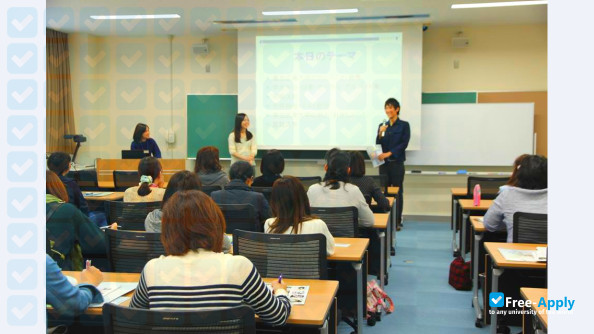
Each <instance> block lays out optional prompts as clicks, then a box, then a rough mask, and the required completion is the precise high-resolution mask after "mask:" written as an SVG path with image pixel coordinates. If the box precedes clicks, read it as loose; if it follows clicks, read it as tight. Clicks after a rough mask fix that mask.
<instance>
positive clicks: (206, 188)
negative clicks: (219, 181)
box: [200, 186, 223, 196]
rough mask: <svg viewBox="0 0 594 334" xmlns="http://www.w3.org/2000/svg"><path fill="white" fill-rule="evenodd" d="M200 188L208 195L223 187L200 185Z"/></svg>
mask: <svg viewBox="0 0 594 334" xmlns="http://www.w3.org/2000/svg"><path fill="white" fill-rule="evenodd" d="M200 190H201V191H202V192H203V193H205V194H207V195H208V196H210V194H211V193H212V192H213V191H218V190H223V187H221V186H202V187H201V188H200Z"/></svg>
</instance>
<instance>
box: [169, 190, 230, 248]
mask: <svg viewBox="0 0 594 334" xmlns="http://www.w3.org/2000/svg"><path fill="white" fill-rule="evenodd" d="M224 233H225V218H224V217H223V213H222V212H221V209H219V207H218V206H217V205H216V204H215V202H214V201H213V200H212V199H211V198H210V197H209V196H208V195H206V194H205V193H203V192H201V191H199V190H184V191H178V192H176V193H175V194H173V196H171V198H169V200H168V201H167V203H166V204H165V206H164V207H163V218H162V227H161V242H162V243H163V247H164V248H165V253H166V254H167V255H184V254H186V253H187V252H189V251H194V250H197V249H198V248H203V249H205V250H209V251H213V252H217V253H220V252H221V251H222V249H223V235H224Z"/></svg>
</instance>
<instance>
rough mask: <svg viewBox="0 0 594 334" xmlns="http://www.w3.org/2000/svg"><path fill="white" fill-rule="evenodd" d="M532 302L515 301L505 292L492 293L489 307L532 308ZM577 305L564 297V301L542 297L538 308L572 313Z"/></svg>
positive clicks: (572, 300) (573, 300)
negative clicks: (506, 295) (505, 294)
mask: <svg viewBox="0 0 594 334" xmlns="http://www.w3.org/2000/svg"><path fill="white" fill-rule="evenodd" d="M532 304H533V303H532V301H531V300H515V299H512V297H507V298H506V297H505V296H504V294H503V292H491V293H490V294H489V306H491V307H503V306H505V307H518V308H521V307H526V308H530V307H532ZM574 304H575V299H568V298H567V297H564V298H563V299H546V298H544V297H541V298H540V300H539V301H538V305H537V307H546V308H547V311H550V310H551V309H553V308H554V309H555V311H559V310H563V311H571V310H572V309H573V306H574Z"/></svg>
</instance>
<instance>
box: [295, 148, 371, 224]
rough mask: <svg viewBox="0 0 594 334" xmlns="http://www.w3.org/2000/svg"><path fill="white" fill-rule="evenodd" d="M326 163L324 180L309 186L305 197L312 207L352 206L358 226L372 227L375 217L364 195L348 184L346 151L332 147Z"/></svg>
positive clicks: (348, 168) (349, 170)
mask: <svg viewBox="0 0 594 334" xmlns="http://www.w3.org/2000/svg"><path fill="white" fill-rule="evenodd" d="M327 156H328V157H329V158H328V163H327V164H326V165H325V166H324V169H325V170H326V175H325V176H324V181H323V182H321V183H318V184H314V185H312V186H310V187H309V190H308V191H307V197H309V204H310V205H311V206H312V207H326V208H328V207H344V206H354V207H356V208H357V210H358V213H359V226H360V227H372V226H373V224H374V222H375V219H374V217H373V212H372V211H371V209H370V208H369V205H367V202H366V201H365V197H363V194H362V193H361V190H359V187H357V186H356V185H353V184H350V183H348V182H349V174H350V172H351V168H350V167H349V165H350V162H351V157H350V155H349V153H348V152H345V151H341V150H338V149H333V152H332V154H328V155H327Z"/></svg>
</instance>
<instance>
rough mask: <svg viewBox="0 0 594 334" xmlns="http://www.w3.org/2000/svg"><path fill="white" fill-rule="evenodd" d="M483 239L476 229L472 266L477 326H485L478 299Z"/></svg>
mask: <svg viewBox="0 0 594 334" xmlns="http://www.w3.org/2000/svg"><path fill="white" fill-rule="evenodd" d="M482 239H483V234H482V233H477V232H476V231H475V234H474V250H473V254H472V267H473V270H474V272H473V274H472V306H473V307H474V314H475V315H476V322H475V326H476V327H483V310H481V305H480V304H479V299H478V288H479V287H478V267H479V244H480V242H481V240H482Z"/></svg>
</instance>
